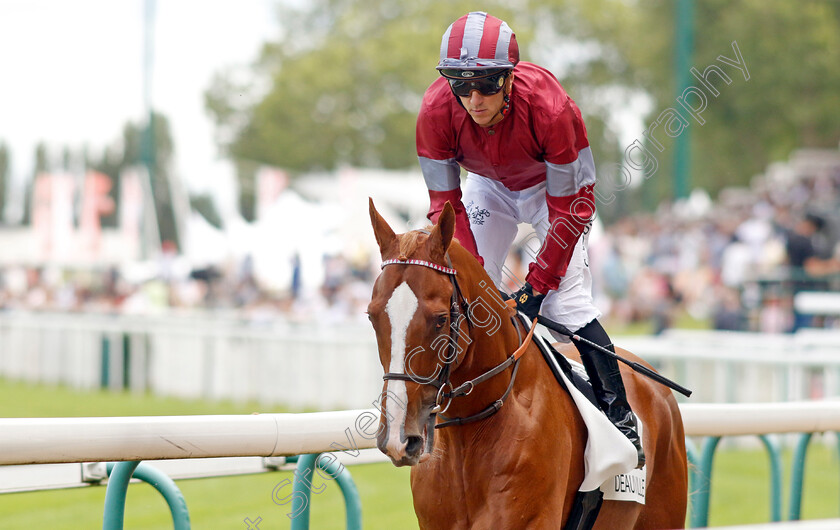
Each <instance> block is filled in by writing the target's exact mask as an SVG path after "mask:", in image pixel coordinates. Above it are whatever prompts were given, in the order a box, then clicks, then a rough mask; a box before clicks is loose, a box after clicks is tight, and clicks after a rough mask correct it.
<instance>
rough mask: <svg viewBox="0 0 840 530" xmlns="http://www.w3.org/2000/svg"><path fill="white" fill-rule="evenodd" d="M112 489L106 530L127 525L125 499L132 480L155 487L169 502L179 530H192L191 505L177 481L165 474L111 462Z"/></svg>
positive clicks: (107, 497)
mask: <svg viewBox="0 0 840 530" xmlns="http://www.w3.org/2000/svg"><path fill="white" fill-rule="evenodd" d="M107 470H108V474H109V475H110V478H109V479H108V487H107V489H106V490H105V514H104V516H103V519H102V530H122V528H123V525H124V522H125V499H126V495H127V493H128V483H129V481H130V480H131V478H132V477H134V478H137V479H139V480H142V481H143V482H146V483H147V484H149V485H151V486H152V487H153V488H155V489H156V490H157V491H158V492H159V493H160V494H161V495H162V496H163V498H164V499H165V500H166V504H167V505H168V506H169V512H170V513H171V514H172V523H173V525H174V529H175V530H190V514H189V511H187V502H186V501H185V500H184V496H183V495H182V494H181V490H179V489H178V486H176V485H175V482H174V481H173V480H172V479H171V478H169V477H168V476H167V475H166V474H165V473H163V472H162V471H160V470H159V469H157V468H154V467H152V466H149V465H146V464H141V463H140V462H118V463H114V462H108V464H107Z"/></svg>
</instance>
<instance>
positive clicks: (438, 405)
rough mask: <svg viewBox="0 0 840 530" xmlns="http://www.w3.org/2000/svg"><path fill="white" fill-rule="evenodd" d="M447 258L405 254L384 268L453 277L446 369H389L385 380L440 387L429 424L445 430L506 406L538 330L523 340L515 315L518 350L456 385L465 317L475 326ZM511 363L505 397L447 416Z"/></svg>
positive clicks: (533, 326) (468, 324) (514, 323)
mask: <svg viewBox="0 0 840 530" xmlns="http://www.w3.org/2000/svg"><path fill="white" fill-rule="evenodd" d="M446 260H447V263H448V265H449V267H444V266H442V265H438V264H436V263H432V262H429V261H424V260H416V259H408V258H406V257H404V256H400V258H399V259H391V260H386V261H384V262H382V267H381V268H382V269H384V268H385V267H386V266H388V265H419V266H423V267H427V268H430V269H433V270H435V271H437V272H440V273H443V274H446V275H447V276H448V277H449V280H450V281H451V282H452V298H451V301H450V309H449V351H448V352H447V356H446V362H445V363H444V365H443V368H442V369H440V371H439V372H438V374H437V377H435V375H434V374H432V375H431V376H429V377H426V378H424V377H420V376H416V375H410V374H408V373H405V372H388V373H386V374H385V375H384V376H382V379H384V380H385V381H389V380H399V381H410V382H412V383H416V384H420V385H431V386H433V387H435V388H436V389H437V390H438V393H437V396H436V397H435V406H434V408H433V409H432V413H431V414H430V416H429V423H428V425H429V426H432V425H434V428H435V429H442V428H444V427H451V426H453V425H464V424H466V423H472V422H474V421H480V420H483V419H485V418H488V417H490V416H492V415H493V414H495V413H496V412H498V411H499V409H501V408H502V405H503V404H504V402H505V400H506V399H507V398H508V396H509V395H510V393H511V391H512V390H513V384H514V382H515V381H516V374H517V372H518V370H519V359H520V357H522V355H523V354H524V353H525V351H526V350H527V349H528V345H529V344H530V342H531V338H532V336H533V334H534V329H536V325H532V326H531V329H530V331H529V332H528V335H527V336H526V337H525V340H522V333H521V331H520V330H519V326H518V325H517V322H516V319H515V318H514V317H511V321H512V322H513V326H514V328H515V329H516V332H517V333H518V334H519V341H520V345H519V347H518V348H517V349H516V351H514V352H513V353H512V354H511V355H510V356H508V357H507V358H506V359H505V360H504V361H502V362H501V363H499V364H498V365H496V366H494V367H493V368H491V369H490V370H487V371H486V372H484V373H483V374H481V375H479V376H477V377H475V378H473V379H470V380H469V381H466V382H464V383H463V384H461V385H459V386H458V387H454V388H453V385H452V383H451V382H450V380H449V378H450V375H451V369H452V363H453V362H455V359H456V358H457V356H458V345H459V340H460V327H461V326H460V325H461V320H462V319H464V320H466V321H467V326H468V327H469V329H470V330H471V329H472V323H471V322H470V319H469V302H467V300H466V299H465V298H464V296H463V294H462V293H461V289H460V287H459V286H458V280H457V279H456V276H457V271H456V270H455V269H454V268H452V260H451V258H450V257H449V254H447V255H446ZM511 365H513V373H512V374H511V377H510V383H509V384H508V387H507V389H506V390H505V392H504V394H502V396H501V397H499V399H497V400H496V401H494V402H493V403H491V404H489V405H488V406H486V407H485V408H484V409H483V410H481V411H480V412H477V413H475V414H471V415H469V416H465V417H463V418H447V417H445V416H444V415H443V413H444V412H446V411H447V410H448V409H449V407H450V405H452V401H453V400H454V399H455V398H458V397H464V396H468V395H470V394H471V393H472V391H473V390H474V389H475V386H476V385H478V384H481V383H483V382H485V381H487V380H489V379H491V378H493V377H494V376H496V375H498V374H500V373H502V372H503V371H505V370H506V369H508V368H509V367H510V366H511ZM438 368H440V365H438ZM436 371H437V370H436ZM447 386H449V388H450V391H449V392H446V391H445V388H446V387H447ZM447 399H448V400H449V401H448V403H447V404H446V406H445V407H444V406H443V402H444V400H447ZM438 414H440V416H441V419H443V421H442V422H440V423H437V424H435V423H436V416H437V415H438ZM427 443H428V445H431V436H429V437H428V439H427ZM429 449H431V447H429Z"/></svg>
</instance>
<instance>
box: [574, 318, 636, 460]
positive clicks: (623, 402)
mask: <svg viewBox="0 0 840 530" xmlns="http://www.w3.org/2000/svg"><path fill="white" fill-rule="evenodd" d="M576 333H577V334H578V335H580V336H581V337H583V338H584V339H587V340H589V341H591V342H594V343H595V344H598V345H600V346H604V347H605V348H607V349H608V350H610V351H612V352H615V348H614V347H613V345H612V341H611V340H610V337H609V335H607V332H606V331H605V330H604V328H603V327H602V326H601V324H600V322H598V320H597V319H596V320H593V321H592V322H590V323H589V324H587V325H585V326H583V327H582V328H580V329H579V330H577V332H576ZM575 346H576V347H577V349H578V351H579V352H580V357H581V359H582V360H583V366H584V368H586V373H587V375H588V376H589V380H590V381H591V383H592V389H593V390H594V391H595V398H596V399H597V401H598V405H599V406H600V407H601V410H603V411H604V413H605V414H606V415H607V417H608V418H609V419H610V421H611V422H613V424H615V426H616V427H618V430H619V431H621V433H622V434H624V436H626V437H627V438H628V439H629V440H630V441H631V442H633V445H634V446H635V447H636V453H637V455H638V458H639V461H638V465H637V466H636V467H637V468H641V467H642V466H643V465H644V464H645V452H644V450H643V449H642V441H641V440H640V439H639V434H638V431H637V430H636V415H635V414H633V411H632V410H630V404H629V403H628V402H627V394H626V393H625V391H624V381H622V380H621V372H619V370H618V361H616V360H615V359H614V358H612V357H610V356H608V355H605V354H603V353H601V352H599V351H598V350H596V349H595V348H593V347H591V346H588V345H586V344H580V343H578V342H575Z"/></svg>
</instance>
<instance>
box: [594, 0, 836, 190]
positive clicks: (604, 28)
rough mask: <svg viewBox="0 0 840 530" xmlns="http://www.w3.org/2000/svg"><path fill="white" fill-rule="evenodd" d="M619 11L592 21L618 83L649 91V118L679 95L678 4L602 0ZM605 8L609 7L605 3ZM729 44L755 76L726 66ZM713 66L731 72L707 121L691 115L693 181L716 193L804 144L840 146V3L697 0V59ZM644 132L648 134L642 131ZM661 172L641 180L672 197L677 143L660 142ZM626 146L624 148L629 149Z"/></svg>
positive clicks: (699, 65)
mask: <svg viewBox="0 0 840 530" xmlns="http://www.w3.org/2000/svg"><path fill="white" fill-rule="evenodd" d="M598 3H600V4H610V5H611V6H610V7H611V9H607V10H600V11H601V12H602V13H611V12H613V11H614V10H613V9H612V8H616V10H617V12H619V13H621V19H622V20H615V19H614V17H609V16H608V17H606V18H605V19H603V20H601V21H600V24H596V18H594V17H591V16H590V17H588V20H589V21H590V23H589V24H586V25H584V26H583V27H584V28H593V33H592V35H593V38H594V39H596V40H597V41H598V42H599V43H601V46H602V47H603V49H604V50H606V52H605V53H604V55H605V56H607V57H612V58H613V59H612V62H613V63H614V64H615V65H617V67H616V69H615V71H616V80H618V81H620V82H621V83H623V84H625V86H634V87H637V88H638V89H641V90H643V91H644V92H646V93H647V94H649V95H650V96H651V99H652V108H651V112H650V114H649V115H648V116H646V125H650V124H651V123H652V122H653V121H655V120H656V118H657V116H658V115H659V114H660V113H661V112H662V111H664V110H665V109H667V108H669V107H673V108H677V109H679V110H683V109H681V108H680V107H679V105H678V102H677V101H676V98H677V94H676V88H675V82H674V78H675V70H674V57H673V54H674V52H673V48H674V41H675V39H676V37H677V35H675V23H674V18H675V12H674V9H675V2H671V1H669V2H666V1H663V0H640V1H639V2H635V3H633V6H632V9H622V8H621V6H620V5H617V4H626V3H624V2H598ZM602 7H605V6H604V5H602ZM733 42H735V43H737V47H738V49H739V50H740V52H741V54H742V55H743V60H744V62H745V63H746V66H747V69H748V72H749V74H748V75H749V79H748V80H747V79H745V76H744V75H743V74H742V73H741V72H740V71H738V70H737V69H735V68H732V67H729V66H723V63H722V62H721V61H720V60H719V56H721V55H722V56H724V57H727V58H730V59H734V58H735V51H734V50H733ZM712 64H717V65H718V66H723V68H722V70H723V71H724V72H725V73H726V74H727V75H728V76H729V78H730V80H731V83H730V84H726V82H725V81H722V80H721V79H720V78H718V77H716V76H715V75H711V76H710V78H711V79H712V83H713V84H714V86H715V87H716V89H717V90H718V91H719V95H718V96H716V97H715V96H714V95H711V91H710V90H709V89H708V88H707V87H703V86H702V83H701V82H700V81H699V80H696V79H695V78H694V77H691V78H690V79H691V80H692V81H693V82H694V84H695V86H698V87H699V88H701V89H703V90H704V91H705V93H706V95H707V107H706V109H705V110H704V111H703V112H702V119H703V120H704V123H703V124H702V125H701V124H699V122H698V121H696V120H694V119H693V118H691V117H689V115H688V114H685V116H686V118H688V120H689V123H690V125H689V126H690V127H691V142H692V150H693V156H692V174H693V184H694V185H695V186H697V187H701V188H704V189H706V190H708V191H710V192H712V193H716V192H718V191H719V190H721V189H722V188H724V187H726V186H732V185H736V186H743V185H747V184H748V183H749V182H750V180H751V179H752V177H753V176H754V175H756V174H757V173H760V172H761V171H763V170H764V168H766V166H767V165H768V164H769V163H770V162H773V161H777V160H784V159H787V157H788V156H789V154H790V153H791V151H792V150H794V149H797V148H801V147H830V148H834V147H836V146H837V144H838V141H840V129H838V127H837V123H838V122H840V93H838V91H837V87H838V86H840V4H838V3H836V2H831V1H824V0H805V1H802V2H791V1H789V0H742V1H739V2H727V1H725V0H698V1H695V2H694V57H693V61H692V66H693V67H694V68H695V69H697V70H698V71H699V72H703V71H704V70H705V69H706V67H707V66H709V65H712ZM639 133H640V136H641V133H642V131H639ZM663 144H664V148H665V149H664V151H663V152H662V153H657V156H660V157H661V158H660V160H659V174H657V175H656V177H655V182H654V179H653V178H652V179H651V181H650V182H646V183H645V186H653V187H655V188H656V191H657V195H658V196H659V197H660V198H661V197H663V196H667V193H668V188H669V186H668V183H670V181H671V170H672V165H671V155H672V152H671V149H670V148H671V147H672V143H669V142H663ZM624 147H626V146H624Z"/></svg>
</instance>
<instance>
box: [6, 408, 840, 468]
mask: <svg viewBox="0 0 840 530" xmlns="http://www.w3.org/2000/svg"><path fill="white" fill-rule="evenodd" d="M681 410H682V414H683V420H684V424H685V431H686V435H688V436H708V435H746V434H771V433H790V432H822V431H840V401H819V402H800V403H759V404H732V405H718V404H685V405H682V406H681ZM378 418H379V413H378V411H376V410H374V409H363V410H346V411H335V412H316V413H307V414H256V415H250V416H143V417H126V418H24V419H2V420H0V464H50V463H67V462H101V461H125V460H167V459H183V458H209V457H238V456H264V457H268V456H284V455H296V454H302V453H316V452H324V451H355V450H356V449H365V448H371V447H374V446H375V439H374V438H373V436H374V434H375V432H376V428H377V421H378Z"/></svg>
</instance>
